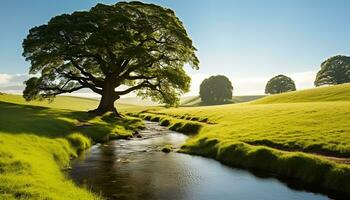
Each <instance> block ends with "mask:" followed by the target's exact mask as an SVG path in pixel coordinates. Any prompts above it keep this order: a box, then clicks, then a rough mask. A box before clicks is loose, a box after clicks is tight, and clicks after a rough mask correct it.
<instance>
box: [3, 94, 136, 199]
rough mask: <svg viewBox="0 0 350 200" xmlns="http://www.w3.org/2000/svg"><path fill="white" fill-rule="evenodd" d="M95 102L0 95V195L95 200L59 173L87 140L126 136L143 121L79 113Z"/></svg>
mask: <svg viewBox="0 0 350 200" xmlns="http://www.w3.org/2000/svg"><path fill="white" fill-rule="evenodd" d="M95 103H96V101H95V100H89V99H80V98H72V97H59V98H58V99H57V101H55V102H54V103H52V104H46V103H44V104H43V105H44V107H39V106H37V105H42V104H41V103H40V102H32V103H30V104H29V105H28V104H27V103H26V102H24V101H23V100H22V99H21V97H20V96H17V95H0V199H84V200H85V199H100V197H99V196H97V195H95V194H93V193H91V192H89V191H88V190H86V189H83V188H79V187H77V186H76V185H74V183H73V182H72V181H70V180H69V179H68V178H67V177H66V176H65V174H64V170H65V169H67V168H69V160H70V158H72V157H75V156H77V154H78V152H79V151H82V150H84V149H86V148H88V147H89V146H90V145H91V143H92V142H103V141H106V140H108V139H111V138H119V137H123V138H124V137H130V136H132V134H133V132H134V130H135V129H137V128H141V127H142V126H143V123H142V122H141V121H140V120H138V119H135V118H127V119H124V120H119V121H115V120H114V119H113V118H111V117H110V115H108V114H107V115H105V116H101V117H94V116H91V115H88V114H87V113H86V112H83V111H79V110H87V109H91V108H94V107H93V105H94V104H95ZM89 106H91V107H89ZM62 108H65V109H62ZM127 109H128V108H127Z"/></svg>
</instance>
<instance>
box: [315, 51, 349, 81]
mask: <svg viewBox="0 0 350 200" xmlns="http://www.w3.org/2000/svg"><path fill="white" fill-rule="evenodd" d="M349 82H350V57H347V56H342V55H338V56H333V57H331V58H329V59H327V60H326V61H324V62H323V63H322V64H321V70H320V71H318V73H317V75H316V79H315V86H316V87H317V86H321V85H337V84H342V83H349Z"/></svg>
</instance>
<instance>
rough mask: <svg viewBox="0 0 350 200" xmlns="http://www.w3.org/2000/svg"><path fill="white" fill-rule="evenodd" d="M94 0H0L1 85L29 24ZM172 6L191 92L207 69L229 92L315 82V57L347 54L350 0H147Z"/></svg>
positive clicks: (19, 66)
mask: <svg viewBox="0 0 350 200" xmlns="http://www.w3.org/2000/svg"><path fill="white" fill-rule="evenodd" d="M98 2H101V3H106V4H112V3H115V2H116V1H111V0H108V1H102V0H101V1H96V0H32V1H23V0H1V1H0V27H1V29H0V36H1V37H0V88H1V87H8V86H12V85H18V84H19V83H20V82H22V81H23V79H25V78H26V76H25V75H24V74H26V73H27V72H28V67H29V63H28V62H26V61H25V60H24V58H23V57H22V56H21V54H22V47H21V43H22V41H23V39H24V38H25V37H26V35H27V33H28V30H29V29H30V28H31V27H33V26H35V25H41V24H44V23H47V22H48V20H49V19H50V18H51V17H53V16H55V15H59V14H63V13H71V12H73V11H75V10H87V9H89V8H90V7H92V6H94V5H95V4H96V3H98ZM144 2H152V3H156V4H160V5H163V6H165V7H168V8H171V9H173V10H174V11H175V12H176V14H177V16H178V17H179V18H180V19H181V20H182V22H183V23H184V24H185V26H186V29H187V31H188V33H189V35H190V37H191V38H192V39H193V41H194V44H195V46H196V47H197V49H198V56H199V59H200V61H201V64H200V70H198V71H193V70H187V71H188V73H189V74H190V75H191V76H192V77H193V84H192V92H191V93H190V94H191V95H192V94H197V93H198V86H199V84H200V82H201V81H202V80H203V79H204V78H205V77H208V76H210V75H216V74H224V75H227V76H228V77H229V78H230V79H231V81H232V83H233V85H234V88H235V91H234V94H238V95H239V94H258V93H263V89H264V86H265V83H266V81H267V80H268V79H269V78H271V77H272V76H274V75H278V74H281V73H282V74H286V75H289V76H291V77H292V78H294V80H295V81H296V84H297V87H298V88H299V89H302V88H307V87H312V82H313V80H314V76H315V73H316V72H317V70H318V68H319V65H320V63H321V62H322V61H323V60H325V59H326V58H328V57H330V56H333V55H336V54H344V55H349V54H350V26H349V25H348V23H347V22H348V20H349V19H350V12H349V9H350V1H347V0H309V1H307V0H289V1H287V0H264V1H261V0H215V1H214V0H206V1H205V0H201V1H199V0H147V1H144Z"/></svg>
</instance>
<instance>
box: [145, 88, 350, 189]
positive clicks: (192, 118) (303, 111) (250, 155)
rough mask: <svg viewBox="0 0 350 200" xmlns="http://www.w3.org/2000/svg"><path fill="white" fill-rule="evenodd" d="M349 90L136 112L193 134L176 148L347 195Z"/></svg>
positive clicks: (349, 170)
mask: <svg viewBox="0 0 350 200" xmlns="http://www.w3.org/2000/svg"><path fill="white" fill-rule="evenodd" d="M349 91H350V84H343V85H337V86H329V87H321V88H315V89H310V90H302V91H296V92H289V93H284V94H280V95H271V96H268V97H265V98H261V99H258V100H255V101H252V102H248V103H240V104H231V105H221V106H205V107H184V108H172V109H162V110H155V111H151V110H150V111H148V112H143V113H140V114H139V115H140V116H142V117H143V118H146V119H150V120H153V121H160V122H161V123H163V124H164V125H167V126H169V127H170V128H171V129H173V130H177V131H180V132H181V130H182V129H185V130H186V131H185V132H186V133H188V134H195V135H194V136H193V137H192V138H191V139H189V140H188V141H187V143H186V144H185V145H184V146H183V147H182V150H181V151H182V152H185V153H190V154H198V155H203V156H208V157H212V158H215V159H217V160H219V161H222V162H224V163H227V164H229V165H232V166H236V167H243V168H248V169H253V170H263V171H267V172H272V173H274V174H275V175H277V176H280V177H289V178H296V179H298V180H301V181H302V182H305V183H310V184H314V185H315V184H316V185H320V187H323V188H326V189H330V190H334V191H338V192H344V193H349V191H350V183H349V181H348V180H349V178H350V167H349V165H348V164H347V163H349V158H350V135H349V133H350V123H349V118H350V95H349ZM187 124H192V125H191V127H195V129H193V130H191V129H189V128H188V125H187ZM193 124H196V125H193ZM186 126H187V128H185V127H186Z"/></svg>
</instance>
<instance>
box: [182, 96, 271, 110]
mask: <svg viewBox="0 0 350 200" xmlns="http://www.w3.org/2000/svg"><path fill="white" fill-rule="evenodd" d="M264 96H265V95H245V96H233V97H232V101H231V102H230V103H243V102H249V101H253V100H256V99H260V98H262V97H264ZM204 105H205V104H204V103H203V102H202V101H201V98H200V97H199V96H191V97H184V98H181V101H180V106H181V107H193V106H204Z"/></svg>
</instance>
